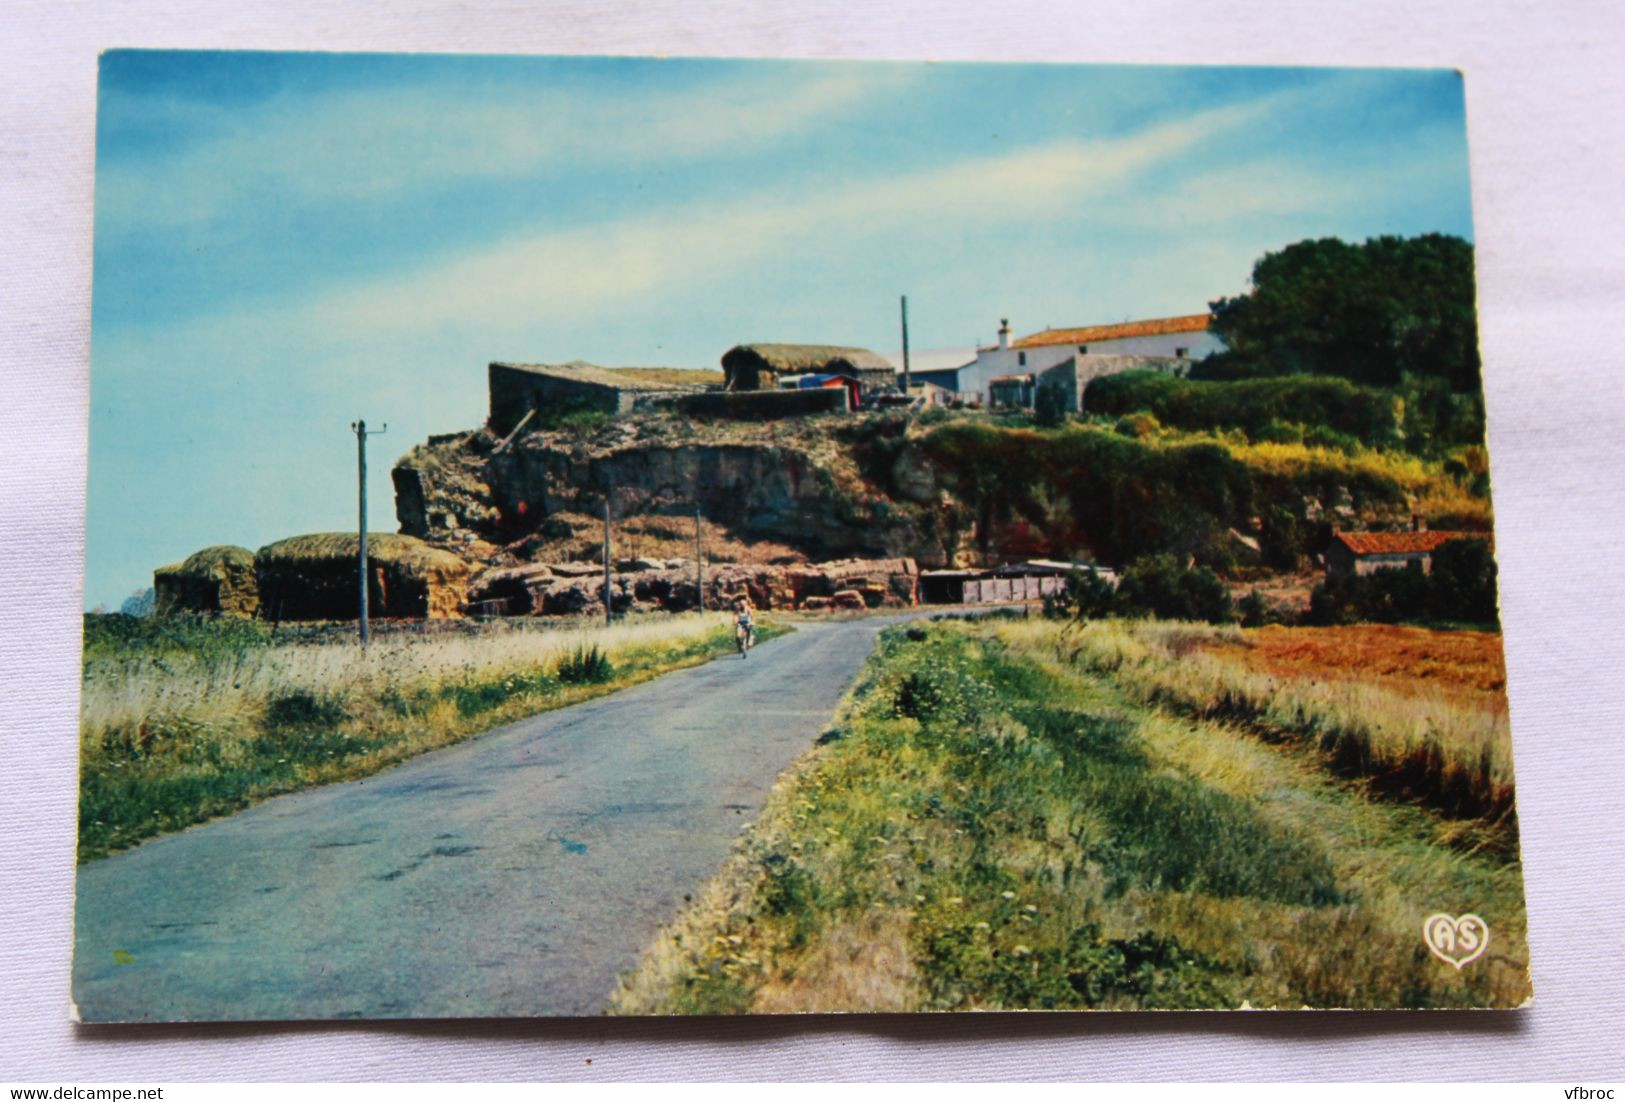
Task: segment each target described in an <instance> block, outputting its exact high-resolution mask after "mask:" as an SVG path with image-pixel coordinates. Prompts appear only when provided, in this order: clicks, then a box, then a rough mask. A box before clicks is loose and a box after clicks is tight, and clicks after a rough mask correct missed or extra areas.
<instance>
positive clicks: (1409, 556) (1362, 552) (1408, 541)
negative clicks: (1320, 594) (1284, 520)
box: [1326, 528, 1489, 578]
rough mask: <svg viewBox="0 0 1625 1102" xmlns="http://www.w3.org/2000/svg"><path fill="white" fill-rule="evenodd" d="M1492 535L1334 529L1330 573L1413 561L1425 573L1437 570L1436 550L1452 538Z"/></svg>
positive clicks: (1331, 575) (1393, 566) (1364, 571)
mask: <svg viewBox="0 0 1625 1102" xmlns="http://www.w3.org/2000/svg"><path fill="white" fill-rule="evenodd" d="M1488 538H1489V537H1488V536H1487V535H1485V534H1484V533H1482V532H1439V531H1428V530H1427V529H1426V528H1412V529H1411V530H1409V531H1404V532H1343V531H1338V530H1334V531H1333V532H1332V543H1331V546H1330V547H1328V548H1327V549H1326V576H1327V577H1328V578H1346V577H1348V576H1350V575H1353V574H1372V573H1375V572H1376V571H1378V570H1398V569H1402V568H1404V567H1406V566H1409V565H1410V564H1411V563H1413V562H1414V563H1416V564H1418V565H1419V566H1421V568H1422V572H1423V573H1424V574H1427V573H1432V571H1433V552H1435V551H1437V550H1438V549H1439V547H1440V545H1442V544H1446V543H1449V542H1450V541H1451V540H1459V539H1480V540H1487V539H1488Z"/></svg>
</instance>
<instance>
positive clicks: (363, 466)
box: [355, 421, 368, 649]
mask: <svg viewBox="0 0 1625 1102" xmlns="http://www.w3.org/2000/svg"><path fill="white" fill-rule="evenodd" d="M355 458H356V483H357V485H358V486H359V488H360V493H359V494H358V495H357V496H358V497H359V498H360V499H361V516H360V524H359V528H360V530H361V553H360V555H359V557H358V558H357V560H356V570H357V572H358V573H359V574H360V575H361V646H362V649H366V646H367V634H368V633H367V422H365V421H357V422H356V423H355Z"/></svg>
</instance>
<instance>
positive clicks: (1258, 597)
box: [1236, 589, 1275, 628]
mask: <svg viewBox="0 0 1625 1102" xmlns="http://www.w3.org/2000/svg"><path fill="white" fill-rule="evenodd" d="M1236 611H1237V612H1239V613H1240V614H1241V626H1242V627H1244V628H1261V627H1263V626H1264V625H1265V624H1267V623H1270V622H1271V620H1273V619H1274V612H1275V610H1274V609H1273V608H1271V607H1270V603H1269V602H1268V601H1266V600H1265V599H1264V595H1263V594H1262V593H1260V592H1258V590H1256V589H1255V590H1253V591H1252V592H1251V593H1249V594H1247V596H1245V597H1243V598H1242V599H1241V600H1240V601H1238V602H1236Z"/></svg>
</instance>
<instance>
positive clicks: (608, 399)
mask: <svg viewBox="0 0 1625 1102" xmlns="http://www.w3.org/2000/svg"><path fill="white" fill-rule="evenodd" d="M663 374H664V375H669V374H671V373H670V372H665V373H663ZM662 377H663V376H662V373H659V372H656V371H655V370H653V369H648V368H637V369H624V370H622V369H614V368H608V367H599V366H598V365H597V364H590V363H586V362H584V361H581V360H572V361H571V362H569V363H562V364H515V363H494V364H492V365H491V366H490V369H489V382H490V389H491V414H490V425H491V431H492V432H495V433H497V434H498V435H506V434H507V433H509V432H512V431H513V429H514V427H515V426H516V425H518V424H519V422H520V421H521V420H522V419H523V418H524V416H525V414H527V413H529V412H531V411H533V410H534V411H535V412H536V413H537V414H538V415H539V416H543V417H545V416H546V415H548V414H553V415H559V414H568V413H575V412H577V411H583V410H596V411H598V412H601V413H609V414H623V413H630V412H632V408H633V406H634V405H635V404H636V403H637V402H639V401H647V400H649V399H651V398H654V397H656V396H659V395H678V394H692V393H695V392H697V391H698V390H700V389H701V388H700V387H697V386H682V385H674V384H672V383H669V382H665V381H662Z"/></svg>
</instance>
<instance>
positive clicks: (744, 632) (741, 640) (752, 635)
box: [734, 593, 756, 658]
mask: <svg viewBox="0 0 1625 1102" xmlns="http://www.w3.org/2000/svg"><path fill="white" fill-rule="evenodd" d="M751 612H752V609H751V605H750V594H749V593H741V594H740V595H739V596H738V597H736V598H734V642H735V643H737V644H738V646H739V657H741V658H744V657H745V652H746V651H748V650H750V648H751V647H752V646H753V645H754V644H755V642H756V624H755V621H754V620H753V619H752V617H751Z"/></svg>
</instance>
